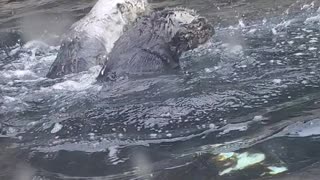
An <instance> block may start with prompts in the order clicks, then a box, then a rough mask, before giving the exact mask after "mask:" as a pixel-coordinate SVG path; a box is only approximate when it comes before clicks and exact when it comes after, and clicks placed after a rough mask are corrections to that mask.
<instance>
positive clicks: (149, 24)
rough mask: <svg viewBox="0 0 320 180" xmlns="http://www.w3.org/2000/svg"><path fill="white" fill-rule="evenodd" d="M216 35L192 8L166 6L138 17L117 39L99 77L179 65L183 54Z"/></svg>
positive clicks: (136, 73) (127, 74) (128, 74)
mask: <svg viewBox="0 0 320 180" xmlns="http://www.w3.org/2000/svg"><path fill="white" fill-rule="evenodd" d="M213 34H214V30H213V27H212V26H211V25H210V24H209V23H208V21H207V20H206V19H205V18H204V17H201V16H200V15H198V14H197V13H196V12H195V11H193V10H190V9H185V8H167V9H164V10H160V11H155V12H152V13H151V14H149V15H147V16H143V17H141V18H139V19H138V20H137V22H136V23H135V24H134V25H133V27H132V28H131V29H129V30H128V31H126V32H125V33H124V34H123V35H122V36H121V37H120V38H119V39H118V40H117V41H116V43H115V45H114V48H113V49H112V51H111V52H110V54H109V56H108V60H106V61H105V65H104V66H103V68H102V70H101V71H100V74H99V76H98V77H97V80H98V81H109V80H115V79H117V78H119V77H122V76H127V77H128V76H136V75H138V76H139V75H146V74H154V73H161V72H164V71H166V70H172V69H176V68H179V58H180V56H181V54H182V53H183V52H185V51H188V50H191V49H194V48H196V47H198V46H199V45H200V44H203V43H205V42H206V41H207V40H208V39H209V38H210V37H211V36H212V35H213Z"/></svg>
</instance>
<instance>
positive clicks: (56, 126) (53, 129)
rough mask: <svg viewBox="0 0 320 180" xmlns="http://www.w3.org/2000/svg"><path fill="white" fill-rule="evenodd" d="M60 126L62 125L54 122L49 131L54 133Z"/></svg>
mask: <svg viewBox="0 0 320 180" xmlns="http://www.w3.org/2000/svg"><path fill="white" fill-rule="evenodd" d="M62 127H63V126H62V125H61V124H59V123H55V124H54V126H53V128H52V130H51V133H52V134H55V133H57V132H59V131H60V130H61V129H62Z"/></svg>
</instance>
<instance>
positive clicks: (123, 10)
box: [117, 3, 128, 14]
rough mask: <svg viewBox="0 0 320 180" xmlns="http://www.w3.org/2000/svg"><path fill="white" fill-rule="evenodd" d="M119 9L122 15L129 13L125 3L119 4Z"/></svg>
mask: <svg viewBox="0 0 320 180" xmlns="http://www.w3.org/2000/svg"><path fill="white" fill-rule="evenodd" d="M117 8H118V10H119V11H120V12H121V14H123V13H125V12H126V11H128V7H127V6H126V4H124V3H118V4H117Z"/></svg>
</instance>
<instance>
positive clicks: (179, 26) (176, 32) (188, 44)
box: [165, 8, 214, 55]
mask: <svg viewBox="0 0 320 180" xmlns="http://www.w3.org/2000/svg"><path fill="white" fill-rule="evenodd" d="M165 13H166V22H167V24H168V22H169V24H170V25H169V26H166V29H167V32H169V34H168V35H167V37H170V39H169V42H170V45H171V49H172V50H173V51H175V52H176V53H177V54H178V55H181V53H182V52H184V51H188V50H191V49H194V48H196V47H198V46H199V45H201V44H204V43H205V42H207V41H208V40H209V38H210V37H212V35H213V34H214V29H213V27H212V25H210V24H209V22H208V20H207V19H206V18H204V17H201V16H199V15H198V14H197V13H196V12H195V11H194V10H190V9H185V8H174V9H167V10H166V11H165Z"/></svg>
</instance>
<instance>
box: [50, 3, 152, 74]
mask: <svg viewBox="0 0 320 180" xmlns="http://www.w3.org/2000/svg"><path fill="white" fill-rule="evenodd" d="M147 10H148V6H147V0H99V1H98V2H97V3H96V4H95V6H94V7H93V8H92V10H91V11H90V12H89V13H88V15H86V16H85V17H84V18H82V19H81V20H79V21H78V22H76V23H75V24H73V25H72V26H71V28H70V30H69V32H68V33H67V34H66V35H65V37H64V39H63V41H62V44H61V48H60V50H59V53H58V56H57V58H56V60H55V61H54V63H53V64H52V65H51V67H50V70H49V72H48V74H47V77H48V78H57V77H61V76H63V75H66V74H70V73H77V72H81V71H85V70H88V69H89V68H90V67H92V66H95V65H98V64H99V63H100V62H99V59H101V58H102V57H103V56H105V55H106V54H108V53H109V52H110V50H111V49H112V47H113V44H114V42H115V41H116V40H117V39H118V38H119V37H120V36H121V35H122V33H123V30H124V28H125V26H128V24H130V23H132V22H133V21H135V19H136V18H137V17H138V16H140V15H142V14H143V13H145V12H147Z"/></svg>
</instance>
